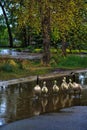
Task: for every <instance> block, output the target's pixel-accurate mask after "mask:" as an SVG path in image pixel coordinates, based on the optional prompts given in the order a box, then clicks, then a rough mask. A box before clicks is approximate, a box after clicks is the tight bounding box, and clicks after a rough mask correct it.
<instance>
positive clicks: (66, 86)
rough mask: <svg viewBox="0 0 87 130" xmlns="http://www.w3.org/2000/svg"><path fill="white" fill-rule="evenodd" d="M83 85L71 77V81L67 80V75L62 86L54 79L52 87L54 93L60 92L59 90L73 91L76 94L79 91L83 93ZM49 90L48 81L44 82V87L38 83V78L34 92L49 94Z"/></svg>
mask: <svg viewBox="0 0 87 130" xmlns="http://www.w3.org/2000/svg"><path fill="white" fill-rule="evenodd" d="M81 90H82V86H81V85H80V84H78V83H76V82H75V79H73V81H72V80H71V79H69V82H68V83H67V82H66V77H63V79H62V83H61V85H60V86H58V85H57V81H56V80H55V81H54V85H53V87H52V92H53V93H56V94H57V93H59V92H64V93H65V92H66V93H67V92H69V93H70V92H73V93H74V94H75V93H76V92H78V93H79V94H81ZM48 92H49V90H48V88H47V86H46V81H44V82H43V86H42V88H41V87H40V86H39V84H38V79H37V84H36V86H35V87H34V94H36V95H39V94H47V93H48Z"/></svg>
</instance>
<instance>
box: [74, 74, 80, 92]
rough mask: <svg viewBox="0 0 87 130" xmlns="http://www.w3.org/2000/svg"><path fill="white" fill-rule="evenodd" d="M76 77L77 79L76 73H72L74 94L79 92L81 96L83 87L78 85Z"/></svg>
mask: <svg viewBox="0 0 87 130" xmlns="http://www.w3.org/2000/svg"><path fill="white" fill-rule="evenodd" d="M75 77H76V76H75V73H72V79H73V86H72V89H73V91H74V93H75V92H77V91H78V92H79V94H80V93H81V91H82V86H81V85H80V84H78V83H76V78H75Z"/></svg>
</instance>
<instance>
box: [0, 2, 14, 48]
mask: <svg viewBox="0 0 87 130" xmlns="http://www.w3.org/2000/svg"><path fill="white" fill-rule="evenodd" d="M0 6H1V8H2V11H3V15H4V17H5V21H6V25H7V28H8V35H9V44H10V47H13V37H12V32H11V28H10V25H9V22H8V17H7V15H6V12H5V9H4V6H3V5H2V3H1V1H0Z"/></svg>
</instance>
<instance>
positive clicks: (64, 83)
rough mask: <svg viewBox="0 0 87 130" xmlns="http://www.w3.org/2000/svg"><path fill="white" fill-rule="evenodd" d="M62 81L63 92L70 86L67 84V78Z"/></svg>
mask: <svg viewBox="0 0 87 130" xmlns="http://www.w3.org/2000/svg"><path fill="white" fill-rule="evenodd" d="M62 81H63V82H62V84H61V90H68V84H67V82H66V77H64V78H63V80H62Z"/></svg>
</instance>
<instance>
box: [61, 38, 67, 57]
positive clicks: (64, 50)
mask: <svg viewBox="0 0 87 130" xmlns="http://www.w3.org/2000/svg"><path fill="white" fill-rule="evenodd" d="M62 55H63V56H66V42H65V40H62Z"/></svg>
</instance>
